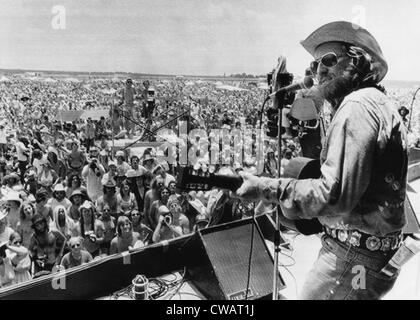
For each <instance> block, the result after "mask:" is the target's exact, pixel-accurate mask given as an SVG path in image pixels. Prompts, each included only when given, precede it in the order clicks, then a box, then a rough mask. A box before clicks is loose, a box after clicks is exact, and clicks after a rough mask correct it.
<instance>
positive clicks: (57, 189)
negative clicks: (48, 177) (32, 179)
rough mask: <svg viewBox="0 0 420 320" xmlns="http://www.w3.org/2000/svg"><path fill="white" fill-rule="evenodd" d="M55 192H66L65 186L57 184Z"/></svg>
mask: <svg viewBox="0 0 420 320" xmlns="http://www.w3.org/2000/svg"><path fill="white" fill-rule="evenodd" d="M53 191H54V192H60V191H66V189H65V188H64V186H63V184H61V183H57V184H56V185H55V187H54V190H53Z"/></svg>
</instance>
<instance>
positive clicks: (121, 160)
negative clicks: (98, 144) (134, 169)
mask: <svg viewBox="0 0 420 320" xmlns="http://www.w3.org/2000/svg"><path fill="white" fill-rule="evenodd" d="M115 157H116V158H117V172H118V171H121V172H123V173H124V175H125V174H126V173H127V171H128V170H129V169H130V165H129V164H128V163H127V162H125V154H124V151H121V150H118V151H117V152H116V153H115Z"/></svg>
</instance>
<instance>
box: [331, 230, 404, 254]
mask: <svg viewBox="0 0 420 320" xmlns="http://www.w3.org/2000/svg"><path fill="white" fill-rule="evenodd" d="M323 229H324V232H325V234H327V235H328V236H330V237H331V238H334V239H337V240H338V241H340V242H342V243H345V244H347V245H350V246H353V247H357V248H361V249H366V250H369V251H380V252H389V251H393V250H395V249H398V248H399V247H400V246H401V245H402V243H403V234H402V231H401V232H400V233H399V234H397V235H395V236H389V237H377V236H373V235H371V234H367V233H364V232H361V231H358V230H343V229H332V228H329V227H327V226H325V225H324V226H323Z"/></svg>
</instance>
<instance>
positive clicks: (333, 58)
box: [310, 52, 344, 74]
mask: <svg viewBox="0 0 420 320" xmlns="http://www.w3.org/2000/svg"><path fill="white" fill-rule="evenodd" d="M340 57H344V55H341V56H338V55H337V54H336V53H335V52H328V53H326V54H324V55H323V56H322V57H321V58H319V59H317V60H315V61H312V62H311V65H310V68H311V72H312V73H313V74H316V73H317V71H318V66H319V64H320V63H321V64H322V65H323V66H324V67H327V68H332V67H334V66H336V65H337V63H338V58H340Z"/></svg>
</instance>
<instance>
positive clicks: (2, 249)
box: [0, 244, 7, 258]
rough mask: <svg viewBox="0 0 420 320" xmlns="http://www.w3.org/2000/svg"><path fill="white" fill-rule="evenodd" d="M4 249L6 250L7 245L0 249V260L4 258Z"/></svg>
mask: <svg viewBox="0 0 420 320" xmlns="http://www.w3.org/2000/svg"><path fill="white" fill-rule="evenodd" d="M6 249H7V245H6V244H3V245H2V246H1V247H0V258H6Z"/></svg>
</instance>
